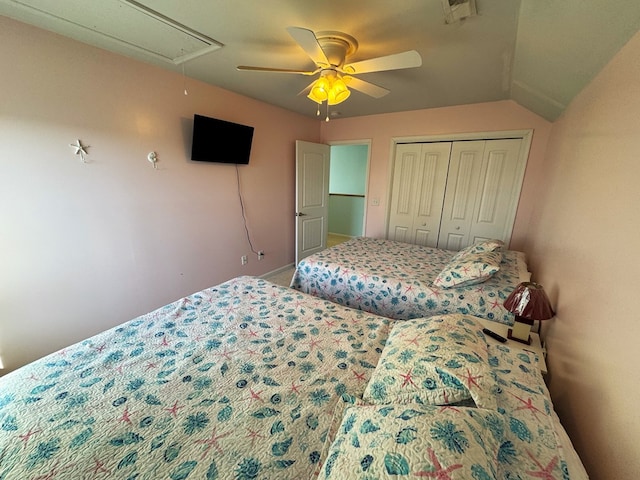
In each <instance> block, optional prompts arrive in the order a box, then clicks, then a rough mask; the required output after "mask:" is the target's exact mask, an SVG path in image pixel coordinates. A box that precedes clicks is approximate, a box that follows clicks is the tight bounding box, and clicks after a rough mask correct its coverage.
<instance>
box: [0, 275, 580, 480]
mask: <svg viewBox="0 0 640 480" xmlns="http://www.w3.org/2000/svg"><path fill="white" fill-rule="evenodd" d="M479 328H480V327H479V326H478V325H475V324H474V321H473V317H470V316H465V315H449V316H443V317H434V318H432V319H417V320H415V321H407V322H393V321H391V320H389V319H386V318H384V317H379V316H376V315H372V314H369V313H367V312H363V311H358V310H353V309H349V308H346V307H343V306H340V305H337V304H334V303H330V302H327V301H324V300H321V299H318V298H315V297H312V296H309V295H306V294H304V293H301V292H297V291H295V290H292V289H289V288H286V287H281V286H277V285H274V284H271V283H269V282H267V281H265V280H263V279H258V278H253V277H239V278H236V279H233V280H230V281H229V282H225V283H223V284H221V285H219V286H216V287H212V288H209V289H205V290H203V291H201V292H198V293H195V294H193V295H190V296H188V297H185V298H183V299H180V300H178V301H176V302H174V303H171V304H169V305H167V306H165V307H162V308H160V309H158V310H156V311H154V312H151V313H149V314H146V315H143V316H141V317H139V318H136V319H134V320H131V321H129V322H127V323H124V324H122V325H120V326H118V327H115V328H113V329H110V330H107V331H105V332H103V333H100V334H98V335H96V336H94V337H91V338H89V339H87V340H84V341H82V342H79V343H77V344H75V345H72V346H70V347H68V348H65V349H63V350H60V351H58V352H55V353H53V354H51V355H49V356H47V357H44V358H42V359H40V360H37V361H35V362H33V363H31V364H29V365H26V366H24V367H22V368H20V369H18V370H15V371H13V372H11V373H9V374H7V375H5V376H4V377H1V378H0V479H2V480H14V479H15V480H45V479H47V480H48V479H100V478H117V479H127V480H134V479H135V480H143V479H145V480H146V479H171V480H182V479H234V480H238V479H316V478H340V479H345V478H358V479H365V478H399V477H398V475H403V473H402V472H405V471H406V472H414V473H416V474H417V476H431V477H433V476H434V475H431V474H428V473H429V472H432V471H435V470H433V469H434V468H435V469H436V470H437V469H446V468H449V467H450V466H456V467H455V469H454V470H455V471H454V470H452V473H451V476H450V477H437V476H436V477H435V478H451V479H455V478H512V477H508V475H517V474H521V475H523V477H522V478H525V477H524V473H526V472H538V471H540V472H546V473H545V474H546V475H547V476H546V477H544V478H572V479H574V478H586V475H585V474H584V470H583V468H582V465H581V463H580V461H579V459H578V458H577V456H576V455H575V451H574V450H573V447H572V445H571V443H570V441H569V440H568V438H567V437H566V433H565V432H564V430H563V429H562V426H561V425H560V424H559V422H558V421H557V417H556V416H555V413H554V411H553V406H552V404H551V401H550V399H549V396H548V392H547V390H546V387H545V386H544V382H543V381H542V377H541V376H540V374H539V371H538V370H537V369H536V367H535V362H536V359H535V358H530V357H529V356H527V355H524V354H519V355H514V354H513V353H512V352H510V351H509V349H508V347H505V346H492V345H488V344H487V343H486V342H485V338H484V336H483V334H482V333H481V331H480V330H478V329H479ZM434 342H435V343H434ZM445 346H446V347H445ZM414 347H415V348H414ZM436 347H438V348H436ZM467 347H468V348H467ZM463 348H465V349H466V350H463ZM411 352H413V354H412V353H411ZM412 362H413V363H412ZM415 362H417V363H415ZM394 368H399V369H400V370H401V372H399V376H397V378H396V376H395V375H392V372H393V369H394ZM433 369H434V370H433ZM432 370H433V371H434V372H435V371H440V374H438V376H437V378H436V377H434V378H432V379H430V380H429V377H430V376H431V374H430V373H429V372H431V371H432ZM447 372H448V373H447ZM461 375H462V376H461ZM430 382H435V383H433V384H431V383H430ZM410 387H415V388H414V391H413V392H409V388H410ZM394 388H396V389H399V390H400V391H401V393H402V394H403V395H400V396H398V397H397V398H395V397H394V394H393V391H394ZM422 393H427V395H426V396H422ZM398 402H400V403H398ZM478 406H480V408H478ZM387 423H388V424H387ZM454 425H458V426H459V427H458V428H459V430H460V431H459V432H458V433H456V430H455V429H454V430H451V428H452V427H453V426H454ZM434 432H435V433H434ZM461 432H462V433H461ZM427 433H428V435H426V434H427ZM423 434H425V435H423ZM489 437H491V441H489ZM482 438H485V440H482ZM429 439H430V440H429ZM418 447H419V448H418ZM360 449H361V450H360ZM354 450H355V453H354ZM380 452H383V453H380ZM452 462H453V463H452ZM457 465H460V466H459V467H457ZM420 472H422V473H420ZM424 472H427V473H424ZM469 472H475V473H473V474H474V475H480V473H483V474H485V473H486V474H487V475H489V476H487V477H482V476H476V477H468V476H466V475H468V474H469ZM479 472H480V473H479ZM492 472H493V473H492ZM534 476H535V475H534ZM538 476H539V475H538ZM412 478H413V477H412ZM513 478H517V477H513Z"/></svg>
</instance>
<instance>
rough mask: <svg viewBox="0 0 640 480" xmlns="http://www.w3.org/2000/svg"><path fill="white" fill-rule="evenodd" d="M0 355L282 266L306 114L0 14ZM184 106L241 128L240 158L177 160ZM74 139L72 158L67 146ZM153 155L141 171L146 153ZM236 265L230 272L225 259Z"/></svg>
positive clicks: (184, 132) (311, 136) (186, 124)
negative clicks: (249, 145)
mask: <svg viewBox="0 0 640 480" xmlns="http://www.w3.org/2000/svg"><path fill="white" fill-rule="evenodd" d="M0 63H1V64H2V74H1V75H0V91H1V92H2V100H1V103H0V210H1V215H0V231H1V232H2V234H1V235H0V251H1V252H2V268H1V269H0V285H1V286H0V296H1V299H0V354H1V355H2V357H3V359H4V362H5V366H6V367H7V369H8V370H11V369H13V368H16V367H18V366H20V365H22V364H24V363H26V362H28V361H31V360H33V359H35V358H37V357H40V356H42V355H44V354H46V353H49V352H51V351H52V350H55V349H58V348H61V347H63V346H66V345H68V344H70V343H72V342H75V341H77V340H80V339H83V338H85V337H87V336H89V335H92V334H94V333H97V332H99V331H102V330H104V329H106V328H108V327H111V326H113V325H115V324H119V323H121V322H123V321H126V320H129V319H131V318H133V317H134V316H137V315H139V314H142V313H145V312H147V311H150V310H152V309H154V308H157V307H160V306H162V305H164V304H166V303H168V302H170V301H173V300H175V299H177V298H179V297H181V296H183V295H186V294H189V293H192V292H194V291H197V290H200V289H202V288H205V287H207V286H211V285H215V284H217V283H220V282H222V281H224V280H226V279H229V278H231V277H234V276H237V275H241V274H252V275H260V274H264V273H266V272H269V271H272V270H275V269H277V268H279V267H282V266H283V265H286V264H289V263H292V262H293V260H294V222H293V219H294V196H295V185H294V184H295V177H294V165H295V163H294V162H295V150H294V148H295V140H297V139H303V140H309V141H318V140H319V135H320V128H319V126H318V121H317V120H315V119H309V118H305V117H302V116H299V115H297V114H294V113H291V112H287V111H285V110H282V109H278V108H275V107H271V106H268V105H265V104H263V103H260V102H257V101H254V100H251V99H248V98H245V97H242V96H239V95H235V94H232V93H230V92H228V91H224V90H221V89H219V88H214V87H212V86H209V85H205V84H202V83H198V82H196V81H191V80H189V81H188V90H189V95H188V96H184V95H183V78H182V75H181V74H180V73H179V72H177V73H172V72H169V71H166V70H162V69H159V68H156V67H153V66H150V65H147V64H143V63H140V62H136V61H133V60H129V59H127V58H125V57H122V56H118V55H114V54H110V53H108V52H105V51H102V50H99V49H96V48H92V47H89V46H86V45H83V44H80V43H77V42H74V41H72V40H69V39H66V38H63V37H60V36H57V35H53V34H50V33H47V32H45V31H43V30H39V29H36V28H32V27H29V26H26V25H23V24H21V23H17V22H15V21H12V20H9V19H7V18H6V17H0ZM194 113H200V114H204V115H209V116H214V117H220V118H224V119H227V120H231V121H236V122H239V123H246V124H249V125H253V126H254V127H255V136H254V143H253V150H252V156H251V163H250V165H249V166H242V167H240V169H239V171H240V181H241V185H242V192H243V195H244V201H245V207H246V215H247V219H248V227H249V231H250V233H251V238H252V241H253V245H254V247H255V249H256V250H264V251H265V258H264V259H263V260H262V261H260V262H258V260H257V257H256V256H255V255H252V254H251V251H250V248H249V245H248V243H247V240H246V236H245V231H244V227H243V223H242V216H241V210H240V204H239V200H238V193H237V189H236V170H235V168H234V167H233V166H230V165H221V164H200V163H193V162H191V161H190V160H188V158H189V156H190V146H191V128H192V127H191V122H192V118H193V114H194ZM76 139H81V140H82V141H83V143H84V144H86V145H90V147H89V148H88V153H89V156H88V157H87V159H88V163H87V164H83V163H82V162H81V161H80V158H79V157H78V156H74V151H73V149H72V148H71V147H69V144H70V143H73V142H75V141H76ZM150 151H156V152H157V154H158V158H159V162H158V169H157V170H154V169H153V167H152V165H151V163H149V162H148V161H147V154H148V153H149V152H150ZM244 254H247V255H249V264H248V265H247V266H244V267H243V266H241V265H240V256H241V255H244Z"/></svg>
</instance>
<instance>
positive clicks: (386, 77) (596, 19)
mask: <svg viewBox="0 0 640 480" xmlns="http://www.w3.org/2000/svg"><path fill="white" fill-rule="evenodd" d="M134 3H135V2H134ZM138 3H139V4H140V5H141V6H144V7H147V8H150V9H152V10H153V11H155V12H157V13H158V14H160V20H158V19H157V18H151V17H149V16H148V15H146V14H143V13H141V12H140V11H139V10H137V9H136V8H133V7H132V5H131V2H129V3H126V2H125V1H123V0H0V14H3V15H6V16H8V17H11V18H14V19H17V20H20V21H23V22H26V23H30V24H33V25H36V26H39V27H41V28H44V29H47V30H51V31H54V32H57V33H60V34H62V35H66V36H69V37H72V38H75V39H77V40H79V41H82V42H85V43H88V44H91V45H96V46H98V47H101V48H104V49H106V50H111V51H113V52H117V53H121V54H123V55H126V56H129V57H132V58H135V59H138V60H141V61H145V62H149V63H153V64H155V65H158V66H161V67H163V68H167V69H170V70H173V71H175V72H178V73H182V69H183V67H184V71H185V74H186V76H187V77H192V78H196V79H199V80H201V81H203V82H207V83H210V84H213V85H217V86H219V87H223V88H225V89H228V90H231V91H234V92H238V93H240V94H243V95H246V96H249V97H252V98H256V99H259V100H262V101H264V102H267V103H270V104H273V105H277V106H280V107H283V108H286V109H288V110H292V111H295V112H298V113H301V114H304V115H309V116H315V114H316V104H315V103H313V102H311V101H310V100H309V99H307V98H306V97H305V96H304V95H298V93H299V92H300V91H302V90H303V89H304V88H305V87H306V86H307V85H308V84H309V82H310V81H311V80H312V79H311V78H310V77H305V76H302V75H291V74H278V73H263V72H248V71H238V70H237V69H236V66H238V65H255V66H268V67H276V68H285V69H301V70H309V69H313V68H314V64H313V62H312V61H311V60H310V59H309V57H308V56H307V55H306V54H305V52H304V51H303V50H302V49H301V48H300V47H299V46H298V45H297V44H296V43H295V41H294V40H293V38H292V37H291V36H290V35H289V34H288V33H287V31H286V27H288V26H297V27H304V28H307V29H310V30H313V31H316V32H317V31H323V30H337V31H341V32H344V33H347V34H349V35H352V36H353V37H355V38H356V39H357V41H358V43H359V49H358V51H357V52H356V53H355V54H354V55H353V56H352V57H350V58H349V61H350V62H355V61H360V60H365V59H369V58H373V57H379V56H384V55H389V54H393V53H398V52H402V51H406V50H414V49H415V50H417V51H418V52H419V53H420V55H421V56H422V66H421V67H419V68H413V69H406V70H395V71H387V72H379V73H368V74H363V75H361V77H360V78H361V79H362V80H366V81H368V82H371V83H374V84H377V85H380V86H382V87H384V88H387V89H389V90H391V93H390V94H388V95H387V96H385V97H383V98H380V99H374V98H371V97H368V96H366V95H364V94H362V93H360V92H356V91H354V92H353V94H352V95H351V97H350V98H349V99H348V100H346V101H345V102H344V103H342V104H340V105H338V106H335V107H332V108H333V110H335V114H339V115H340V116H341V117H352V116H360V115H370V114H377V113H388V112H397V111H405V110H417V109H424V108H435V107H445V106H451V105H461V104H470V103H478V102H489V101H495V100H505V99H513V100H514V101H516V102H518V103H519V104H521V105H522V106H524V107H526V108H529V109H530V110H532V111H533V112H535V113H537V114H539V115H541V116H542V117H544V118H546V119H548V120H555V119H556V118H557V117H558V116H559V115H560V114H561V113H562V111H563V110H564V108H565V107H566V106H567V105H568V104H569V103H570V102H571V100H572V99H573V97H574V96H575V95H576V94H577V93H578V92H579V91H580V90H581V89H582V88H583V87H584V86H585V85H586V84H587V83H589V82H590V81H591V79H592V78H593V77H594V76H595V75H596V74H597V73H598V72H599V71H600V69H601V68H602V67H603V66H604V65H605V64H606V63H607V62H608V61H609V59H610V58H611V57H612V56H613V55H614V54H615V53H616V52H617V51H618V50H619V49H620V48H621V47H622V46H623V45H624V44H625V43H626V42H627V41H628V40H629V38H630V37H631V36H632V35H633V34H634V33H636V32H637V31H638V30H639V29H640V1H638V0H616V1H613V0H476V5H477V10H478V15H477V16H474V17H470V18H467V19H465V20H464V21H462V22H457V23H454V24H450V25H447V24H445V21H444V12H443V0H396V1H391V0H179V1H178V0H138ZM167 22H168V23H175V22H177V23H178V24H181V25H182V26H183V27H185V28H183V29H182V30H176V29H175V28H174V27H173V26H168V25H167ZM185 32H186V33H185ZM134 45H136V46H134ZM220 45H222V48H218V47H219V46H220ZM187 85H188V80H187Z"/></svg>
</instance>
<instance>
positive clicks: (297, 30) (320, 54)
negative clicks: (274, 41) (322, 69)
mask: <svg viewBox="0 0 640 480" xmlns="http://www.w3.org/2000/svg"><path fill="white" fill-rule="evenodd" d="M287 32H289V35H291V36H292V37H293V39H294V40H295V41H296V42H297V43H298V45H300V47H302V49H303V50H304V51H305V52H307V55H309V57H311V60H313V61H314V62H315V64H316V65H318V64H321V65H329V60H328V59H327V56H326V55H325V53H324V51H323V50H322V47H320V44H319V43H318V39H317V38H316V34H315V33H313V32H312V31H311V30H308V29H306V28H301V27H287Z"/></svg>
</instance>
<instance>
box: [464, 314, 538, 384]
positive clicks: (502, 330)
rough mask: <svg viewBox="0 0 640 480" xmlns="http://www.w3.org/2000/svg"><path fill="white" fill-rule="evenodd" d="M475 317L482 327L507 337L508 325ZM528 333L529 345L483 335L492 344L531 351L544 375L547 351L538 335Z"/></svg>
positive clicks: (526, 351)
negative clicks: (501, 340) (502, 341)
mask: <svg viewBox="0 0 640 480" xmlns="http://www.w3.org/2000/svg"><path fill="white" fill-rule="evenodd" d="M475 318H477V319H478V321H479V322H480V323H481V324H482V326H483V327H487V328H488V329H489V330H492V331H494V332H496V333H497V334H498V335H501V336H503V337H504V338H507V333H508V330H509V326H508V325H504V324H503V323H498V322H492V321H490V320H485V319H484V318H479V317H475ZM529 335H530V336H531V345H525V344H524V343H520V342H516V341H515V340H509V339H507V341H506V342H505V343H501V342H499V341H497V340H495V339H493V338H491V337H490V336H489V335H485V337H487V342H489V343H492V344H494V345H506V346H507V347H509V348H510V349H511V350H517V349H519V350H522V351H523V352H525V353H529V354H531V353H533V354H534V356H535V357H536V358H537V360H538V367H539V368H540V372H541V373H542V375H546V373H547V362H546V356H547V351H546V350H545V348H544V347H543V346H542V342H541V341H540V335H538V334H537V333H534V332H531V333H530V334H529Z"/></svg>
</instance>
